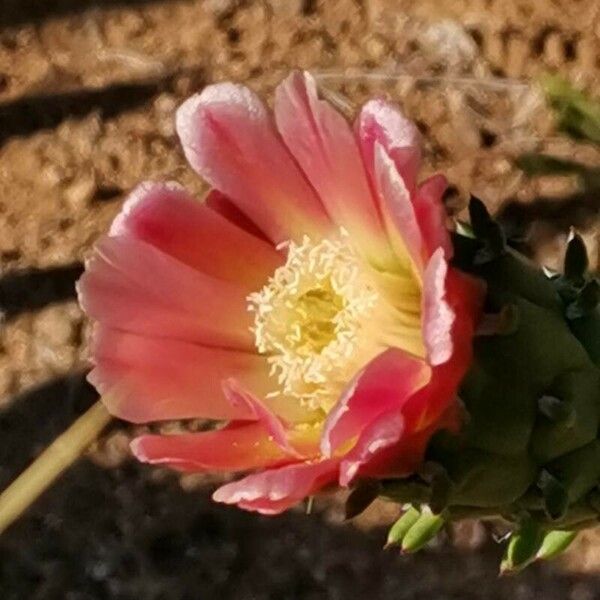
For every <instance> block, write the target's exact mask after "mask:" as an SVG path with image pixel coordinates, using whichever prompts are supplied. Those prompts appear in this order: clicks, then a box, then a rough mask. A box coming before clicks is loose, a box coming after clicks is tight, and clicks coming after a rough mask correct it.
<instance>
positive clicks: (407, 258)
mask: <svg viewBox="0 0 600 600" xmlns="http://www.w3.org/2000/svg"><path fill="white" fill-rule="evenodd" d="M374 152H375V158H374V160H375V166H374V178H375V186H376V189H377V193H378V195H379V202H380V204H381V211H382V214H383V220H384V223H385V226H386V230H387V234H388V236H389V239H390V243H391V245H392V248H393V249H394V251H395V253H396V255H397V256H398V258H399V259H400V260H401V262H403V264H404V266H405V268H406V269H407V270H414V271H416V272H417V273H420V272H421V271H422V269H423V261H424V247H423V238H422V236H421V229H420V227H419V223H418V221H417V216H416V214H415V210H414V207H413V204H412V201H411V197H410V191H409V190H408V188H407V187H406V184H405V183H404V180H403V179H402V177H401V176H400V174H399V173H398V171H397V170H396V166H395V165H394V162H393V161H392V159H391V158H390V157H389V155H388V154H387V152H386V151H385V149H384V147H383V146H382V145H381V144H379V143H376V144H375V148H374Z"/></svg>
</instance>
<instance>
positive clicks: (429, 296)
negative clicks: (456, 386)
mask: <svg viewBox="0 0 600 600" xmlns="http://www.w3.org/2000/svg"><path fill="white" fill-rule="evenodd" d="M447 274H448V263H447V262H446V257H445V256H444V250H443V249H442V248H438V249H437V250H436V251H435V252H434V253H433V255H432V257H431V260H430V261H429V264H428V265H427V268H426V269H425V275H424V278H423V339H424V341H425V347H426V348H427V355H428V360H429V363H430V364H431V365H433V366H435V365H440V364H442V363H445V362H446V361H448V360H449V359H450V357H451V356H452V352H453V339H452V325H453V324H454V319H455V313H454V311H453V310H452V307H451V306H450V305H449V304H448V302H447V299H446V276H447Z"/></svg>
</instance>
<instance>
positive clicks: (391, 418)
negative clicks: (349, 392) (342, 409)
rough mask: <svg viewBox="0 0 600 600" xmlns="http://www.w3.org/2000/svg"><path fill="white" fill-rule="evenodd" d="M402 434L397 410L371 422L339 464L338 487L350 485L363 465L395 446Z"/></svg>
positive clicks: (400, 414)
mask: <svg viewBox="0 0 600 600" xmlns="http://www.w3.org/2000/svg"><path fill="white" fill-rule="evenodd" d="M403 433H404V418H403V417H402V413H401V412H400V411H398V410H393V411H389V412H387V413H384V414H383V415H380V416H379V417H378V418H377V419H375V420H374V421H373V422H371V423H370V424H369V425H368V426H367V427H365V429H364V430H363V432H362V433H361V435H360V437H359V439H358V442H357V443H356V445H355V446H354V447H353V448H352V450H350V452H349V453H348V454H347V455H346V456H344V459H343V460H342V462H341V463H340V479H339V483H340V485H341V486H348V485H350V484H351V483H352V481H353V480H354V479H355V477H356V476H357V475H359V473H360V469H361V467H362V466H363V465H365V464H367V463H369V462H371V461H372V460H373V459H374V458H375V457H376V456H377V454H378V453H380V452H382V451H383V450H385V449H387V448H389V447H390V446H392V445H394V444H397V443H398V441H399V440H400V438H401V437H402V434H403Z"/></svg>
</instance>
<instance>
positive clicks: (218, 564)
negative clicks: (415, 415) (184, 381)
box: [0, 0, 600, 600]
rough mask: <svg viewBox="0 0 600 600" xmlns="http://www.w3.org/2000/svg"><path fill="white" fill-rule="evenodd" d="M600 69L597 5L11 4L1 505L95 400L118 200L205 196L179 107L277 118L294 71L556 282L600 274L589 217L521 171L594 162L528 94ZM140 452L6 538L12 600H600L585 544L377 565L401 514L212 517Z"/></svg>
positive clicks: (190, 490) (555, 183)
mask: <svg viewBox="0 0 600 600" xmlns="http://www.w3.org/2000/svg"><path fill="white" fill-rule="evenodd" d="M599 49H600V0H586V1H583V0H537V1H536V2H532V1H531V0H420V1H418V2H417V1H409V0H362V1H360V0H322V1H320V2H319V1H317V0H246V1H243V0H240V1H235V0H54V1H52V2H50V1H43V0H0V309H1V311H2V313H3V322H2V323H1V324H0V328H1V329H0V406H2V407H3V408H2V412H1V413H0V487H4V486H5V485H6V484H7V483H8V482H9V481H10V480H11V479H12V478H13V477H14V476H15V475H16V474H17V473H18V472H19V471H20V470H21V469H22V468H23V467H24V466H25V465H26V464H27V463H28V462H29V461H30V460H31V459H32V458H33V457H34V456H35V455H37V454H38V453H39V452H40V451H41V449H42V448H43V447H44V446H45V445H46V444H47V443H48V442H49V441H50V440H51V439H52V437H53V436H54V435H56V434H57V433H58V432H60V431H61V430H62V429H64V428H65V427H66V426H67V425H68V423H70V422H71V421H72V420H73V418H74V417H75V416H76V415H77V414H78V413H80V412H81V411H82V410H84V409H85V408H86V407H87V406H89V405H90V403H91V402H93V401H94V399H95V396H94V393H93V391H92V390H91V389H90V388H89V387H88V386H87V385H86V384H85V383H84V381H83V375H82V373H83V372H84V370H85V368H86V340H87V335H88V328H89V325H88V323H87V322H86V321H85V319H84V317H83V315H82V313H81V311H80V309H79V308H78V306H77V304H76V302H75V299H74V281H75V280H76V279H77V277H78V276H79V274H80V273H81V269H82V263H83V260H84V258H85V256H86V255H87V254H88V253H89V251H90V248H91V247H92V245H93V243H94V241H95V240H96V238H97V237H98V236H99V235H100V234H102V233H103V232H105V231H106V229H107V227H108V224H109V223H110V221H111V219H112V218H113V217H114V215H115V214H116V213H117V212H118V210H119V207H120V205H121V203H122V200H123V197H124V195H125V194H126V193H127V191H128V190H129V189H131V188H132V187H133V186H134V185H135V184H136V183H138V182H139V181H141V180H144V179H157V180H161V179H176V180H178V181H180V182H181V183H183V184H184V185H186V186H187V187H188V188H190V189H191V190H193V191H195V192H196V193H198V194H200V193H202V192H203V190H204V188H203V184H202V182H201V181H199V180H198V178H197V177H195V176H194V174H193V173H192V172H191V171H190V170H189V168H188V167H187V166H186V164H185V162H184V160H183V156H182V153H181V150H180V148H179V146H178V143H177V139H176V137H175V134H174V129H173V114H174V110H175V109H176V107H177V106H178V104H179V103H180V102H181V101H182V100H183V99H184V98H185V97H186V96H188V95H190V94H191V93H193V92H196V91H198V90H200V89H202V87H203V86H204V85H206V84H208V83H211V82H215V81H221V80H229V79H233V80H237V81H242V82H245V83H247V84H248V85H250V86H251V87H253V88H254V89H256V90H257V91H259V92H260V93H262V94H264V95H265V96H266V97H267V98H269V94H270V92H271V91H272V89H273V86H274V85H275V84H276V83H277V82H278V81H279V80H280V79H281V77H282V76H283V75H284V74H285V73H286V72H287V71H288V70H289V69H290V68H292V67H301V68H309V69H312V70H314V71H315V72H316V73H317V74H318V75H319V76H320V83H321V86H322V88H323V90H324V93H325V94H328V95H329V97H330V98H331V100H332V101H334V102H337V103H338V105H339V106H340V107H341V108H342V109H343V110H346V111H348V112H349V113H351V112H352V111H353V110H354V108H355V107H356V105H357V103H359V102H360V101H361V99H363V98H364V97H366V96H368V95H370V94H373V93H387V94H389V95H391V96H392V97H393V98H394V99H395V100H397V101H398V102H400V103H401V104H402V105H403V107H404V109H405V110H406V112H407V113H409V114H410V115H411V116H412V117H413V118H415V119H416V120H417V122H418V124H419V127H420V128H421V130H422V132H423V134H424V138H425V140H426V162H427V168H426V170H427V171H431V170H434V169H440V170H443V171H444V172H445V173H446V174H447V175H448V178H449V180H450V183H451V193H449V195H448V209H449V211H450V212H460V211H461V209H462V208H463V207H464V201H465V199H466V197H467V195H468V194H469V193H470V192H474V193H477V194H479V195H480V196H481V197H482V198H483V199H484V200H485V201H486V202H487V203H488V205H489V206H490V207H491V208H493V209H495V210H499V211H500V212H501V213H502V211H504V214H506V215H513V217H514V215H515V214H516V215H518V217H519V218H518V219H517V220H514V219H513V222H512V224H513V225H515V224H516V225H518V228H519V231H518V233H519V234H521V235H523V236H524V238H525V240H526V242H527V248H528V250H529V251H530V252H531V253H532V254H533V255H534V256H535V257H536V258H538V259H540V260H544V262H546V263H548V264H550V265H553V266H556V265H557V264H558V261H559V260H560V257H561V254H562V248H563V244H564V239H565V237H566V235H567V233H568V228H569V226H570V225H576V226H578V227H579V228H580V229H582V230H583V232H584V234H585V237H586V241H587V242H588V244H589V249H590V251H591V253H592V263H593V264H594V265H597V262H598V261H597V253H598V243H597V239H596V238H597V227H596V223H597V212H598V206H597V205H596V204H595V199H590V198H584V199H583V200H582V199H581V198H578V197H573V196H572V191H573V182H571V181H568V180H567V181H564V180H557V179H556V178H543V179H541V180H536V181H533V182H532V181H527V180H525V178H524V177H523V175H522V174H521V173H519V172H518V170H517V169H516V168H515V167H514V165H513V163H512V159H513V158H514V156H516V155H517V154H518V153H520V152H522V151H525V150H527V151H540V150H542V151H552V152H554V153H556V154H559V155H564V156H570V157H572V156H575V157H577V158H579V159H580V160H582V161H584V162H590V163H596V164H598V162H600V161H599V157H598V155H597V152H596V151H595V150H594V149H590V148H586V147H583V146H581V145H574V144H572V143H571V142H567V141H565V140H564V139H563V138H559V137H557V135H556V133H555V132H554V130H553V127H552V119H551V118H550V116H549V114H548V112H547V111H546V110H545V108H544V106H543V102H542V101H541V99H540V97H539V94H538V93H537V92H536V88H535V86H533V85H532V84H531V82H532V81H533V79H534V78H535V77H537V76H538V75H540V74H541V73H543V72H545V71H547V70H558V71H559V72H560V73H562V74H564V75H566V76H568V77H570V78H571V79H572V80H573V81H575V82H577V83H579V84H580V85H582V86H583V87H585V88H586V89H588V90H589V91H590V92H592V93H600V78H599V77H598V74H599V68H600V62H599V59H598V56H600V52H599ZM365 72H368V73H371V74H373V73H381V72H386V73H390V72H393V73H395V75H396V76H395V77H393V78H390V77H387V78H383V79H373V78H372V77H371V78H368V77H365V75H364V73H365ZM340 74H345V75H346V77H345V78H340V77H339V75H340ZM348 75H350V76H351V77H350V78H349V77H348ZM486 81H487V82H488V84H485V83H481V82H486ZM489 82H494V83H493V85H490V84H489ZM507 207H510V208H511V210H507ZM517 221H518V222H517ZM509 224H511V223H510V222H509ZM516 225H515V226H516ZM130 434H131V431H130V429H129V428H128V427H127V426H126V425H125V424H116V425H114V427H113V428H112V429H111V431H110V432H109V433H108V434H106V435H105V436H104V437H103V439H102V440H101V441H100V442H99V444H98V445H97V447H96V448H95V450H94V451H93V452H92V453H91V454H90V459H86V460H83V461H82V462H81V463H80V464H79V465H77V466H76V467H75V468H73V469H72V470H71V471H70V472H69V473H68V474H67V475H66V476H65V477H64V478H63V479H61V481H60V482H59V483H58V484H57V485H56V486H55V487H54V488H53V489H52V490H50V491H49V492H48V493H47V494H45V495H44V496H43V497H42V498H41V499H40V501H39V502H38V503H37V504H36V505H35V506H34V507H33V508H32V509H31V510H30V511H29V512H28V513H27V515H26V516H25V517H24V518H23V519H22V520H21V521H20V522H19V523H17V524H15V525H14V526H13V527H11V528H10V529H9V530H8V531H7V532H6V533H5V534H4V535H2V537H0V557H1V559H0V592H1V593H0V597H1V598H2V599H4V598H7V599H10V600H12V599H18V600H21V599H27V600H29V599H36V600H37V599H53V598H57V599H58V598H68V599H69V600H84V599H85V600H88V599H102V598H110V599H121V598H122V599H129V598H136V597H143V598H148V599H153V598H156V599H158V598H162V599H168V600H171V599H184V598H190V599H196V598H199V599H204V598H206V599H212V598H214V597H217V596H220V597H222V598H223V599H225V598H232V599H236V600H259V599H263V598H265V599H267V598H273V599H277V600H279V599H288V598H289V599H292V598H293V599H296V598H297V599H307V600H312V599H317V598H318V599H320V598H332V599H334V598H342V597H344V598H364V597H371V598H373V599H375V598H381V599H386V600H387V599H391V598H394V599H401V598H406V599H414V600H417V599H420V598H428V599H431V600H438V599H439V600H442V599H450V598H456V599H459V598H460V599H461V600H463V599H464V600H470V599H483V598H489V599H494V598H498V599H500V598H515V599H517V600H527V599H529V598H532V599H533V598H536V599H537V598H544V599H548V600H553V599H554V598H556V599H557V600H558V599H560V600H563V599H567V598H568V599H572V600H593V599H595V598H600V585H599V581H598V578H597V576H596V575H595V573H596V572H597V569H598V568H600V551H599V550H598V548H600V546H599V545H597V544H595V543H594V542H595V538H594V536H593V534H592V536H588V537H586V538H584V540H583V541H582V542H581V543H580V544H579V545H578V546H577V547H576V548H575V550H574V551H573V552H571V553H570V554H569V556H568V557H567V560H566V561H563V562H562V563H556V564H554V565H549V566H543V567H535V568H532V569H530V570H529V571H527V572H526V573H525V574H524V575H521V576H519V577H515V578H509V579H502V580H498V579H497V578H496V572H497V564H498V555H499V552H500V549H499V548H498V547H497V546H496V545H494V544H493V543H492V542H491V541H490V540H489V536H487V535H486V534H485V532H484V531H483V530H482V529H481V527H480V526H478V525H476V524H471V525H470V526H466V527H464V528H463V529H462V530H461V531H458V532H455V538H456V539H455V541H456V542H457V544H458V547H456V546H455V545H454V546H453V545H452V544H450V543H447V542H443V543H441V544H440V545H439V546H437V547H435V548H432V549H431V550H428V551H427V552H425V553H423V554H420V555H418V556H415V557H412V556H405V557H400V556H398V555H396V554H394V553H383V552H382V551H381V544H382V540H383V537H384V532H383V529H382V527H383V524H384V523H385V522H389V521H390V520H391V519H392V518H393V509H390V508H389V507H386V506H383V505H378V506H377V507H376V508H374V509H372V510H371V511H369V513H368V514H367V515H366V516H365V517H363V519H362V520H360V521H359V522H358V524H357V525H356V526H355V525H349V524H342V523H341V518H340V516H339V502H338V501H337V499H336V498H330V499H326V500H322V501H319V502H317V505H316V510H315V512H314V514H312V515H310V516H306V515H305V514H303V513H302V511H295V512H292V513H290V514H288V515H285V516H283V517H280V518H277V519H266V518H262V517H256V516H253V515H247V514H243V513H241V512H238V511H235V510H232V509H227V508H222V507H218V506H214V505H212V504H211V503H210V501H209V495H210V494H209V493H210V490H211V489H212V487H214V481H211V480H210V479H208V478H202V477H195V478H194V477H187V478H184V479H183V480H178V479H176V478H175V477H174V476H172V475H167V474H165V473H162V472H160V471H156V470H152V469H147V468H145V467H143V466H140V465H137V464H135V463H133V462H131V461H129V459H128V458H127V453H126V448H127V440H128V437H129V435H130ZM482 544H483V545H482Z"/></svg>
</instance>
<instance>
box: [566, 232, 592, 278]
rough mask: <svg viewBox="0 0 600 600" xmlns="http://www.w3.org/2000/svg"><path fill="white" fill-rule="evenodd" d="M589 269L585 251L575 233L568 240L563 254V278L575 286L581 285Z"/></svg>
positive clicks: (583, 245)
mask: <svg viewBox="0 0 600 600" xmlns="http://www.w3.org/2000/svg"><path fill="white" fill-rule="evenodd" d="M588 267H589V260H588V255H587V249H586V247H585V244H584V242H583V239H582V238H581V236H580V235H579V234H577V233H575V234H574V235H573V237H572V238H571V239H570V240H569V243H568V244H567V251H566V253H565V265H564V274H565V278H566V279H568V280H569V281H572V282H573V283H574V284H575V285H583V280H584V277H585V274H586V273H587V270H588Z"/></svg>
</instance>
